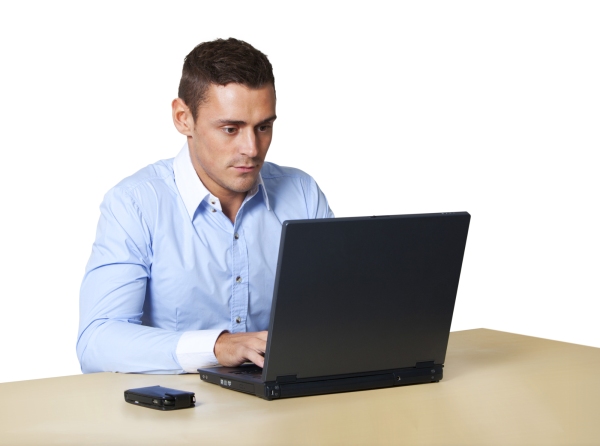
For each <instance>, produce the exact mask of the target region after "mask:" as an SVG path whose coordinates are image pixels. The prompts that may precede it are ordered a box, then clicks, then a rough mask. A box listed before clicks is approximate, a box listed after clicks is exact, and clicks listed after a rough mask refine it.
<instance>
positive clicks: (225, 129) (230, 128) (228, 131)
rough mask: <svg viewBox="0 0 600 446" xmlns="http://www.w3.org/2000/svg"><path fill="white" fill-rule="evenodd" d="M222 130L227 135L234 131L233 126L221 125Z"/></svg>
mask: <svg viewBox="0 0 600 446" xmlns="http://www.w3.org/2000/svg"><path fill="white" fill-rule="evenodd" d="M223 131H224V132H225V133H227V134H229V135H233V134H234V133H235V131H236V128H235V127H223Z"/></svg>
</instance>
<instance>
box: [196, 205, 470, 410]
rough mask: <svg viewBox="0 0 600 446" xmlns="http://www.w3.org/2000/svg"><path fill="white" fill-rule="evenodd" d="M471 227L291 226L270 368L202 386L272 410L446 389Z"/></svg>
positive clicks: (243, 370) (421, 218) (425, 223)
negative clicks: (361, 393)
mask: <svg viewBox="0 0 600 446" xmlns="http://www.w3.org/2000/svg"><path fill="white" fill-rule="evenodd" d="M470 218H471V217H470V215H469V214H468V213H467V212H445V213H438V214H420V215H392V216H374V217H352V218H331V219H319V220H293V221H285V222H284V223H283V228H282V233H281V244H280V247H279V259H278V263H277V271H276V276H275V287H274V293H273V301H272V307H271V319H270V322H269V338H268V341H267V348H266V351H265V363H264V368H263V369H261V368H259V367H257V366H255V365H253V364H245V365H242V366H240V367H213V368H201V369H199V370H198V371H199V373H200V379H201V380H202V381H206V382H209V383H212V384H217V385H220V386H221V387H223V388H226V389H230V390H235V391H239V392H244V393H248V394H251V395H256V396H258V397H260V398H264V399H266V400H273V399H280V398H290V397H298V396H307V395H318V394H326V393H335V392H346V391H355V390H367V389H377V388H384V387H395V386H402V385H407V384H420V383H430V382H438V381H439V380H441V379H442V377H443V366H444V360H445V357H446V348H447V345H448V337H449V334H450V324H451V322H452V313H453V310H454V302H455V299H456V293H457V290H458V282H459V277H460V271H461V267H462V261H463V255H464V250H465V244H466V241H467V232H468V229H469V221H470Z"/></svg>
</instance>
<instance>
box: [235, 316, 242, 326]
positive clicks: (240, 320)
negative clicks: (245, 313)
mask: <svg viewBox="0 0 600 446" xmlns="http://www.w3.org/2000/svg"><path fill="white" fill-rule="evenodd" d="M235 321H236V322H237V323H238V324H239V323H240V322H242V318H241V317H239V316H238V317H236V318H235Z"/></svg>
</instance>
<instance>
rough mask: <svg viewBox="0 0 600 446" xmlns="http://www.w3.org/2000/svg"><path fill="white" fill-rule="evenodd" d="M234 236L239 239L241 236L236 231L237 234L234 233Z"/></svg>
mask: <svg viewBox="0 0 600 446" xmlns="http://www.w3.org/2000/svg"><path fill="white" fill-rule="evenodd" d="M233 238H234V239H236V240H237V239H239V238H240V236H239V234H238V233H237V232H236V233H235V234H233Z"/></svg>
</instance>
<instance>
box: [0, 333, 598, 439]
mask: <svg viewBox="0 0 600 446" xmlns="http://www.w3.org/2000/svg"><path fill="white" fill-rule="evenodd" d="M599 370H600V349H597V348H592V347H584V346H580V345H574V344H567V343H562V342H556V341H549V340H545V339H539V338H532V337H527V336H520V335H515V334H510V333H503V332H498V331H492V330H484V329H479V330H468V331H462V332H454V333H452V334H451V336H450V344H449V347H448V355H447V358H446V367H445V371H444V379H443V380H442V381H441V382H439V383H437V384H422V385H416V386H407V387H398V388H393V389H382V390H369V391H364V392H352V393H343V394H333V395H322V396H313V397H304V398H292V399H288V400H278V401H264V400H262V399H259V398H256V397H254V396H249V395H244V394H241V393H237V392H232V391H227V390H224V389H221V388H219V387H218V386H215V385H211V384H206V383H201V382H200V379H199V377H198V376H197V375H183V376H181V375H180V376H165V375H123V374H114V373H99V374H92V375H78V376H67V377H61V378H49V379H40V380H32V381H22V382H14V383H6V384H0V397H1V398H2V404H1V405H0V444H2V445H44V444H57V445H71V444H76V445H84V444H98V445H105V444H117V445H134V444H144V445H178V444H200V445H220V444H225V445H228V444H236V445H240V444H243V445H248V444H261V445H263V444H266V445H289V444H291V445H294V444H310V445H314V444H339V445H352V444H356V445H372V444H409V445H430V444H436V445H489V444H498V445H534V444H540V445H566V444H570V445H584V444H586V445H599V444H600V409H599V407H600V406H599V403H600V383H599V381H598V371H599ZM150 385H162V386H165V387H174V388H178V389H182V390H190V391H193V392H195V393H196V398H197V401H198V402H197V405H196V407H195V408H193V409H185V410H179V411H173V412H161V411H156V410H150V409H145V408H142V407H136V406H133V405H131V404H127V403H125V401H124V400H123V391H124V390H125V389H129V388H134V387H143V386H150Z"/></svg>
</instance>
